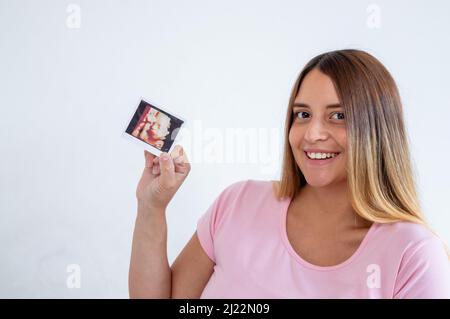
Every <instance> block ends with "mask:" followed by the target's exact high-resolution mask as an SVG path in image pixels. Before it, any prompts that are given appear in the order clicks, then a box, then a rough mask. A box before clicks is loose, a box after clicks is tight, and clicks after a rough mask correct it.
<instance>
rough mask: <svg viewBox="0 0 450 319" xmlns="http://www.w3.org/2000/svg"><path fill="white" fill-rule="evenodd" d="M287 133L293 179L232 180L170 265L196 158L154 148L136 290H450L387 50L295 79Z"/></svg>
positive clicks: (360, 294)
mask: <svg viewBox="0 0 450 319" xmlns="http://www.w3.org/2000/svg"><path fill="white" fill-rule="evenodd" d="M285 136H286V138H285V150H284V159H283V170H282V176H281V179H280V181H259V180H246V181H239V182H236V183H233V184H232V185H230V186H228V187H227V188H226V189H225V190H223V191H222V193H221V194H220V195H219V196H218V197H217V198H216V200H215V201H214V202H213V203H212V205H211V206H210V207H209V209H208V210H207V212H206V213H205V214H203V216H202V217H201V218H200V219H199V221H198V225H197V231H196V232H195V233H194V235H193V236H192V238H191V239H190V241H189V242H188V243H187V245H186V247H185V248H184V249H183V250H182V252H181V253H180V255H179V256H178V257H177V258H176V260H175V261H174V263H173V264H172V266H171V267H169V265H168V261H167V251H166V250H167V245H166V243H167V226H166V219H165V210H166V207H167V205H168V203H169V201H170V200H171V198H172V197H173V196H174V194H175V192H176V191H177V190H178V188H179V187H180V185H181V184H182V183H183V181H184V179H185V178H186V176H187V175H188V174H189V171H190V164H189V162H188V160H187V158H186V156H185V154H184V153H183V151H182V148H181V147H180V146H178V145H177V147H176V148H175V149H174V151H173V152H172V154H170V155H169V156H163V155H161V159H159V158H154V157H153V156H152V155H151V154H149V153H145V158H146V167H145V169H144V172H143V174H142V177H141V180H140V182H139V185H138V187H137V191H136V196H137V201H138V214H137V219H136V226H135V231H134V238H133V249H132V256H131V264H130V274H129V288H130V296H131V297H132V298H134V297H138V298H139V297H156V298H199V297H201V298H449V297H450V291H449V289H450V279H449V278H450V274H449V262H448V257H447V255H446V253H445V248H444V245H443V243H442V242H441V241H440V240H439V238H438V237H436V236H435V235H434V234H433V232H432V231H431V230H429V228H428V226H427V224H426V222H425V220H424V217H423V216H422V214H421V210H420V207H419V201H418V198H417V194H416V190H415V185H414V180H413V175H412V169H411V164H410V155H409V149H408V141H407V134H406V131H405V127H404V121H403V114H402V106H401V102H400V98H399V94H398V90H397V87H396V85H395V82H394V80H393V79H392V77H391V75H390V74H389V72H388V71H387V70H386V69H385V67H384V66H383V65H382V64H381V63H380V62H379V61H378V60H377V59H376V58H374V57H373V56H371V55H369V54H368V53H366V52H363V51H359V50H340V51H333V52H327V53H324V54H321V55H319V56H317V57H315V58H313V59H312V60H311V61H310V62H309V63H308V64H307V65H306V66H305V68H304V69H303V70H302V72H301V73H300V75H299V77H298V79H297V81H296V83H295V85H294V87H293V90H292V93H291V97H290V101H289V106H288V110H287V115H286V125H285ZM164 155H167V154H164ZM166 158H168V159H166Z"/></svg>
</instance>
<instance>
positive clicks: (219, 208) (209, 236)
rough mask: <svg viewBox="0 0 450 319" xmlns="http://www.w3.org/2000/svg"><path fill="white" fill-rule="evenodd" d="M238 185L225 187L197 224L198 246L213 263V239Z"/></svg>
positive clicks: (237, 183)
mask: <svg viewBox="0 0 450 319" xmlns="http://www.w3.org/2000/svg"><path fill="white" fill-rule="evenodd" d="M240 184H242V183H241V182H236V183H233V184H231V185H230V186H228V187H226V188H225V189H224V190H223V191H222V192H221V193H220V194H219V196H217V198H216V199H215V200H214V201H213V203H212V204H211V205H210V206H209V207H208V209H207V210H206V212H205V213H204V214H203V215H202V216H201V217H200V218H199V219H198V222H197V236H198V239H199V241H200V244H201V246H202V248H203V250H204V251H205V253H206V254H207V255H208V257H209V258H210V259H211V260H212V261H213V262H214V263H216V256H215V252H214V237H215V234H216V231H217V227H218V225H219V224H220V222H221V220H222V218H223V215H224V211H225V210H226V209H227V208H230V205H231V200H232V198H233V195H234V194H235V192H236V191H237V186H238V185H240Z"/></svg>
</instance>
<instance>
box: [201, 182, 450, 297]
mask: <svg viewBox="0 0 450 319" xmlns="http://www.w3.org/2000/svg"><path fill="white" fill-rule="evenodd" d="M289 204H290V200H289V199H285V200H282V201H279V200H277V198H276V197H275V194H274V193H273V189H272V182H271V181H260V180H245V181H239V182H236V183H233V184H231V185H230V186H228V187H226V188H225V189H224V190H223V191H222V192H221V193H220V195H219V196H218V197H217V198H216V199H215V201H214V202H213V203H212V204H211V206H210V207H209V208H208V210H207V211H206V212H205V213H204V214H203V215H202V216H201V217H200V218H199V220H198V224H197V235H198V238H199V240H200V243H201V245H202V247H203V249H204V250H205V252H206V254H207V255H208V256H209V258H210V259H211V260H212V261H214V263H215V266H214V272H213V274H212V276H211V278H210V279H209V281H208V283H207V285H206V287H205V289H204V290H203V293H202V295H201V297H200V298H286V299H287V298H450V268H449V260H448V257H447V255H446V252H445V248H444V245H443V243H442V241H441V240H440V239H438V237H436V236H435V235H434V234H433V233H432V232H431V231H429V230H428V229H427V228H426V227H425V226H423V225H419V224H414V223H409V222H397V223H391V224H379V223H373V224H372V226H371V228H370V230H369V231H368V232H367V234H366V236H365V237H364V239H363V241H362V242H361V244H360V246H359V248H358V249H357V250H356V251H355V253H354V254H353V255H352V256H351V257H350V258H348V259H347V260H346V261H344V262H342V263H340V264H338V265H335V266H330V267H322V266H317V265H313V264H311V263H309V262H307V261H306V260H304V259H302V258H301V257H300V256H299V255H298V254H297V253H296V252H295V250H294V249H293V247H292V246H291V244H290V242H289V241H288V238H287V233H286V213H287V208H288V206H289Z"/></svg>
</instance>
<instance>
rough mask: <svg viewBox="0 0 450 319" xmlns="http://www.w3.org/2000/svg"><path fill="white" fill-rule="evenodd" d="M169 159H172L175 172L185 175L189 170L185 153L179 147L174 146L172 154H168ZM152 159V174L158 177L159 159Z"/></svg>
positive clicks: (159, 170)
mask: <svg viewBox="0 0 450 319" xmlns="http://www.w3.org/2000/svg"><path fill="white" fill-rule="evenodd" d="M149 154H150V153H149ZM170 157H171V158H172V160H173V164H174V165H175V172H177V173H186V172H187V171H188V170H189V165H190V164H189V161H188V159H187V156H186V153H185V152H184V150H183V148H182V147H181V146H180V145H178V144H177V145H175V147H174V148H173V150H172V152H170ZM152 158H153V160H152V166H151V168H152V174H154V175H159V174H160V173H161V160H160V157H159V156H154V155H152Z"/></svg>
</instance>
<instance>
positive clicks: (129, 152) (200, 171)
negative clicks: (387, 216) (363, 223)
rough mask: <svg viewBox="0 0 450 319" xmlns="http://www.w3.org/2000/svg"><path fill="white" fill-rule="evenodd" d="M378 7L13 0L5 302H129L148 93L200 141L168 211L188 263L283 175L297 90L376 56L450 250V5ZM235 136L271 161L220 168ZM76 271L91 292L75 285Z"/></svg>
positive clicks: (3, 119) (5, 32)
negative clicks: (354, 55) (233, 197)
mask: <svg viewBox="0 0 450 319" xmlns="http://www.w3.org/2000/svg"><path fill="white" fill-rule="evenodd" d="M71 3H73V4H75V5H76V6H75V7H74V6H69V5H70V4H71ZM371 4H372V2H370V1H359V0H352V1H345V2H342V1H340V2H337V1H331V0H330V1H284V2H283V1H256V0H254V1H245V3H244V1H235V0H233V1H221V2H219V1H214V2H213V1H206V0H205V1H171V2H169V1H154V0H152V1H138V0H134V1H125V0H123V1H118V0H114V1H113V0H108V1H107V0H103V1H99V0H96V1H92V0H91V1H87V0H86V1H74V2H71V1H61V0H59V1H57V0H53V1H50V0H46V1H43V0H41V1H31V0H30V1H23V0H21V1H13V0H9V1H8V0H0V124H1V125H0V147H1V148H0V150H1V157H0V163H1V165H0V217H1V222H0V253H1V262H0V297H3V298H5V297H13V298H15V297H32V298H35V297H43V298H49V297H61V298H79V297H87V298H90V297H92V298H99V297H116V298H127V297H128V291H127V276H128V263H129V256H130V247H131V236H132V230H133V223H134V217H135V213H136V203H135V197H134V194H135V187H136V184H137V181H138V178H139V176H140V174H141V170H142V168H143V163H144V162H143V160H144V158H143V151H142V150H141V149H140V148H138V147H136V146H134V145H132V144H130V143H129V142H127V141H126V140H123V139H122V138H121V137H120V133H121V132H120V131H121V129H122V127H123V126H124V121H126V119H127V118H128V116H129V114H130V111H131V109H132V108H133V107H135V106H136V105H137V99H138V98H139V97H140V96H145V97H148V99H149V100H150V101H154V102H155V103H159V104H160V105H164V106H167V107H168V108H170V109H171V110H173V111H174V112H177V113H179V114H181V115H183V116H185V117H186V118H188V120H189V123H188V126H187V128H188V129H189V131H190V132H191V133H192V135H191V137H190V138H186V140H185V144H184V146H185V149H186V151H187V152H188V154H189V155H190V159H191V162H192V171H191V173H190V176H189V177H188V179H187V180H186V181H185V183H184V184H183V186H182V188H181V189H180V191H179V193H178V194H177V195H176V197H175V198H174V200H173V201H172V202H171V204H170V206H169V209H168V224H169V247H168V250H169V259H170V260H169V261H170V262H172V261H173V260H174V259H175V257H176V256H177V255H178V253H179V251H180V250H181V249H182V247H183V246H184V244H185V243H186V241H187V240H188V239H189V238H190V236H191V235H192V234H193V232H194V231H195V227H196V221H197V219H198V218H199V217H200V215H201V214H203V213H204V211H205V210H206V208H207V207H208V206H209V205H210V203H211V202H212V201H213V200H214V198H215V197H216V196H217V195H218V193H219V192H220V191H221V190H222V189H223V188H224V187H225V186H227V185H229V184H230V183H232V182H234V181H238V180H242V179H249V178H253V179H274V178H277V177H278V173H279V169H280V167H279V164H280V160H281V156H280V151H281V146H282V145H281V141H282V126H283V120H284V116H285V111H286V107H287V101H288V97H289V93H290V89H291V86H292V84H293V81H294V80H295V77H296V76H297V74H298V72H299V70H300V69H301V68H302V67H303V65H304V64H305V63H306V62H307V61H308V60H309V59H310V58H311V57H313V56H314V55H316V54H319V53H322V52H324V51H328V50H333V49H342V48H359V49H363V50H367V51H368V52H370V53H372V54H374V55H375V56H376V57H378V58H379V59H380V60H381V61H382V62H383V63H384V64H385V65H386V66H387V67H388V69H389V70H390V71H391V72H392V74H393V75H394V77H395V79H396V80H397V83H398V85H399V88H400V90H401V94H402V98H403V102H404V107H405V115H406V121H407V125H408V131H409V134H410V138H411V142H412V155H413V158H414V162H415V165H416V169H417V175H418V177H419V190H420V196H421V200H422V203H423V206H424V209H425V211H426V214H427V216H428V218H429V220H430V221H431V223H432V225H433V226H434V227H435V228H436V230H437V231H438V233H440V234H441V236H442V237H443V238H444V239H445V240H446V241H447V243H449V242H450V227H449V221H450V217H449V208H448V204H447V202H446V201H447V199H448V195H449V194H450V186H449V185H450V184H449V183H448V181H449V180H450V171H449V169H448V167H447V159H448V158H449V157H450V145H449V142H448V141H449V138H450V125H449V124H448V123H449V120H450V102H449V101H450V100H449V99H448V90H449V88H450V79H449V74H450V62H449V60H448V57H449V56H450V46H449V42H448V31H449V30H450V20H449V19H448V13H449V12H450V4H449V2H446V1H435V2H433V4H432V5H431V3H430V5H427V4H426V3H425V2H424V1H406V0H405V1H377V2H375V3H373V4H374V5H371ZM73 8H75V9H73ZM77 8H79V9H80V10H81V11H80V18H81V19H80V20H77V11H76V10H77ZM68 9H69V10H68ZM67 10H68V11H69V12H67ZM73 10H75V11H73ZM378 13H379V16H377V14H378ZM377 17H379V18H380V20H379V21H378V22H379V24H377V23H378V22H377ZM77 21H79V22H80V25H79V26H80V27H79V28H73V27H74V26H75V27H76V26H77V24H76V23H77ZM377 26H378V27H377ZM199 127H201V128H202V129H201V130H200V128H199ZM226 128H229V129H230V128H231V130H230V131H231V132H234V133H236V131H233V129H248V131H249V132H258V129H260V132H261V133H262V134H263V135H262V136H261V138H258V139H257V140H256V141H253V144H255V143H256V145H257V151H258V152H261V153H262V154H261V156H260V154H259V153H255V154H256V155H258V156H257V157H256V162H255V163H251V161H250V160H249V159H248V158H247V160H245V161H244V163H238V162H237V160H234V161H231V162H230V163H223V162H222V163H220V162H219V163H215V162H214V161H213V160H212V159H211V158H207V157H206V156H208V148H210V147H211V146H212V145H213V143H214V142H216V143H217V142H219V140H218V138H219V139H220V138H221V137H225V135H226V131H225V129H226ZM271 129H273V130H275V132H276V133H277V134H279V135H276V134H275V135H274V139H273V140H267V138H268V133H269V132H270V131H271ZM237 133H238V132H237ZM264 136H266V137H264ZM214 138H216V139H214ZM244 142H245V140H244ZM217 145H218V144H216V146H217ZM218 146H219V150H221V151H222V152H224V153H226V154H233V155H235V156H237V155H238V153H239V146H238V144H234V145H228V146H226V145H225V146H222V147H220V145H218ZM244 146H245V145H244ZM267 150H272V151H271V152H270V153H269V155H271V156H272V157H270V158H269V160H268V161H266V162H264V160H265V157H267V155H266V156H264V154H265V153H266V154H267ZM241 155H244V156H245V153H244V154H241ZM202 156H204V157H202ZM69 264H77V265H79V267H80V269H81V288H72V289H70V288H68V287H67V285H66V279H67V277H68V275H69V273H67V272H66V270H67V269H66V267H67V265H69Z"/></svg>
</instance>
